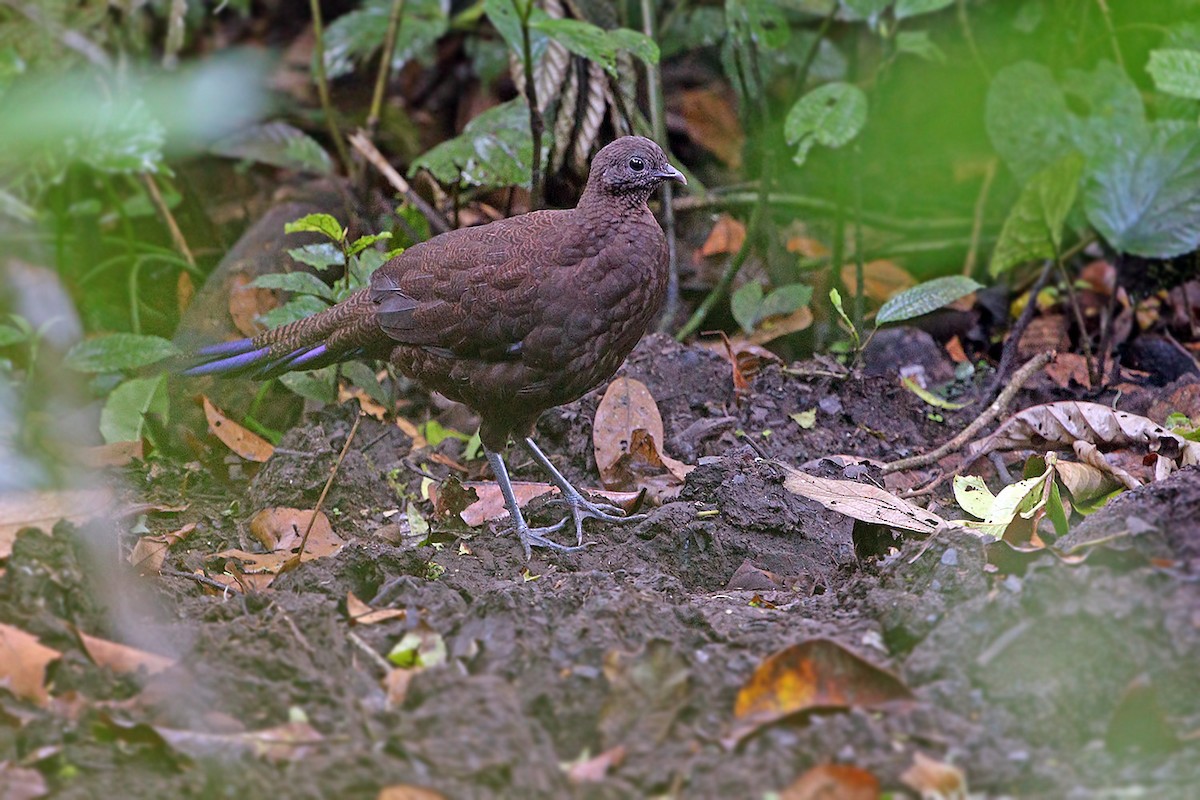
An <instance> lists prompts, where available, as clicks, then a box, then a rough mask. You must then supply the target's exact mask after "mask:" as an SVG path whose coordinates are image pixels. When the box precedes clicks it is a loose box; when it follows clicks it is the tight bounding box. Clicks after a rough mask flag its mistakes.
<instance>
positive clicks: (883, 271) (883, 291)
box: [842, 260, 917, 303]
mask: <svg viewBox="0 0 1200 800" xmlns="http://www.w3.org/2000/svg"><path fill="white" fill-rule="evenodd" d="M857 269H858V267H857V266H856V265H855V264H846V265H844V266H843V267H842V283H843V284H844V285H845V286H846V289H847V291H849V292H850V294H851V295H856V294H858V274H857ZM916 285H917V279H916V278H914V277H913V276H912V275H909V274H908V271H907V270H906V269H904V268H903V267H901V266H899V265H898V264H895V263H894V262H891V261H883V260H880V261H868V262H867V263H866V264H863V286H865V287H866V291H865V292H863V294H864V295H866V297H867V298H868V299H870V300H873V301H875V302H876V303H882V302H883V301H885V300H887V299H888V298H889V297H891V296H892V295H894V294H896V293H897V292H902V291H904V290H905V289H909V288H912V287H913V286H916Z"/></svg>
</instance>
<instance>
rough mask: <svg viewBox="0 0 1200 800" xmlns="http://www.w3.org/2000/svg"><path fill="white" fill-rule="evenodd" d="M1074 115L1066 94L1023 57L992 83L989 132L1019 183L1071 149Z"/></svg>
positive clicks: (1047, 72) (1043, 69) (1044, 70)
mask: <svg viewBox="0 0 1200 800" xmlns="http://www.w3.org/2000/svg"><path fill="white" fill-rule="evenodd" d="M1071 119H1072V117H1071V113H1070V111H1069V110H1068V108H1067V99H1066V96H1065V95H1064V94H1063V91H1062V89H1061V88H1059V86H1058V83H1057V82H1056V81H1055V80H1054V75H1053V74H1052V73H1051V72H1050V70H1049V69H1047V68H1046V67H1044V66H1042V65H1041V64H1035V63H1033V62H1032V61H1021V62H1018V63H1016V64H1012V65H1011V66H1008V67H1005V68H1004V69H1002V70H1000V71H999V72H997V73H996V77H995V78H993V79H992V85H991V86H990V87H988V95H987V104H986V111H985V122H986V125H987V132H988V136H989V137H990V138H991V140H992V145H993V146H994V147H995V148H996V152H997V153H999V154H1000V158H1002V159H1003V160H1004V163H1005V164H1007V165H1008V168H1009V169H1011V170H1012V171H1013V174H1015V175H1016V176H1017V179H1018V180H1020V181H1028V180H1029V179H1030V178H1031V177H1033V175H1034V173H1036V172H1038V171H1040V170H1042V169H1045V168H1046V167H1048V166H1049V165H1050V164H1053V163H1054V162H1055V161H1057V160H1058V159H1060V158H1062V157H1063V156H1065V155H1066V154H1067V153H1069V152H1070V151H1071V150H1072V149H1073V147H1072V136H1071V124H1072V122H1071Z"/></svg>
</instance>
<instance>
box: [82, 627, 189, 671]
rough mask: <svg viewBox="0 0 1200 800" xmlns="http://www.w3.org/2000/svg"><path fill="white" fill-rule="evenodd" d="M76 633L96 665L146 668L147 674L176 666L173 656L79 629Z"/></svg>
mask: <svg viewBox="0 0 1200 800" xmlns="http://www.w3.org/2000/svg"><path fill="white" fill-rule="evenodd" d="M76 633H77V634H79V640H80V641H81V642H83V649H84V650H86V651H87V654H88V658H90V659H92V661H94V662H96V666H99V667H108V668H109V669H111V670H112V671H113V672H120V673H125V672H137V671H138V670H140V669H144V670H146V672H147V674H150V675H153V674H154V673H156V672H162V671H163V670H164V669H169V668H170V667H173V666H175V659H173V658H167V657H166V656H161V655H159V654H158V653H148V652H146V651H145V650H139V649H137V648H136V647H130V646H129V645H124V644H117V643H116V642H110V641H108V640H107V639H100V638H97V637H95V636H89V635H88V634H86V633H84V632H83V631H79V630H77V631H76Z"/></svg>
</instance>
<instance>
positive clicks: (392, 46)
mask: <svg viewBox="0 0 1200 800" xmlns="http://www.w3.org/2000/svg"><path fill="white" fill-rule="evenodd" d="M403 18H404V0H392V8H391V12H390V13H389V14H388V26H387V32H386V33H385V34H384V36H383V53H382V54H381V55H380V58H379V72H378V73H377V74H376V75H375V92H374V94H372V95H371V110H370V111H369V112H368V113H367V136H369V137H371V138H372V139H374V138H375V132H376V130H378V129H379V118H380V116H381V115H382V113H383V96H384V94H385V93H386V91H387V83H388V76H389V75H391V74H392V57H393V56H394V55H395V52H396V39H397V38H399V35H400V23H401V21H402V20H403Z"/></svg>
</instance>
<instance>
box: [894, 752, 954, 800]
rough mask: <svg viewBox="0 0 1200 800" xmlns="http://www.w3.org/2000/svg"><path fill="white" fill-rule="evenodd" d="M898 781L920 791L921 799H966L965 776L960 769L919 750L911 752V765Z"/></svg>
mask: <svg viewBox="0 0 1200 800" xmlns="http://www.w3.org/2000/svg"><path fill="white" fill-rule="evenodd" d="M900 781H901V782H902V783H903V784H904V785H905V786H907V787H909V788H910V789H913V790H915V791H917V792H919V793H920V795H921V800H966V798H967V778H966V776H965V775H963V773H962V770H960V769H958V768H957V767H954V766H951V765H950V764H946V763H944V762H942V761H938V760H937V759H933V758H930V757H929V756H927V755H925V754H924V753H921V752H919V751H918V752H916V753H913V763H912V766H911V767H909V768H908V769H906V770H905V771H904V772H903V773H902V774H901V775H900Z"/></svg>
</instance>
